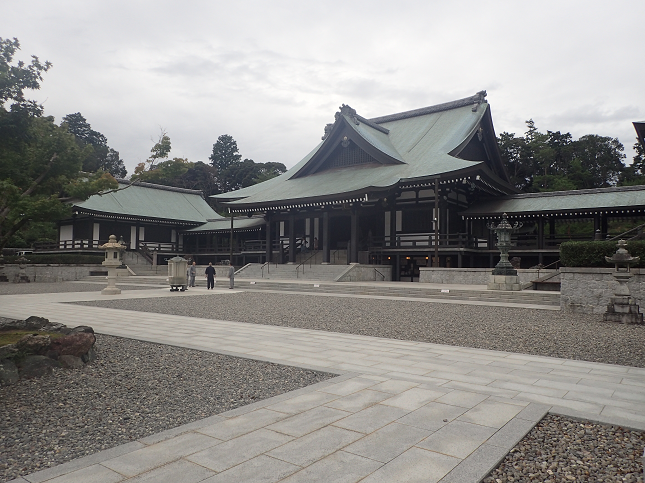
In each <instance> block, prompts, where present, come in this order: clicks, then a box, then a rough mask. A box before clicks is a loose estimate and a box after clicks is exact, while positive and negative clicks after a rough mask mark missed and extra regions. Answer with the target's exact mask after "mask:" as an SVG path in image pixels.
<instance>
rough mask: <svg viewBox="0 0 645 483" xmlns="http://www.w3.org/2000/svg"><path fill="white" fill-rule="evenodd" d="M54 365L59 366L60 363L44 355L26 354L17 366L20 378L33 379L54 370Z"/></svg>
mask: <svg viewBox="0 0 645 483" xmlns="http://www.w3.org/2000/svg"><path fill="white" fill-rule="evenodd" d="M54 367H60V363H59V362H58V361H55V360H53V359H50V358H49V357H45V356H27V357H25V358H24V359H23V360H22V361H21V362H20V365H19V366H18V369H19V374H20V377H21V378H22V379H33V378H34V377H42V376H44V375H46V374H51V373H52V372H54Z"/></svg>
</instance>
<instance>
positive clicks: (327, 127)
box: [320, 123, 334, 141]
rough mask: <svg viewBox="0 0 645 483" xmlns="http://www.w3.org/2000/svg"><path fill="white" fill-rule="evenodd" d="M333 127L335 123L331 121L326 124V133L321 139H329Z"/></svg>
mask: <svg viewBox="0 0 645 483" xmlns="http://www.w3.org/2000/svg"><path fill="white" fill-rule="evenodd" d="M333 127H334V125H333V124H331V123H330V124H326V125H325V134H323V137H322V138H320V139H322V140H323V141H324V140H325V139H327V138H328V137H329V135H330V134H331V130H332V128H333Z"/></svg>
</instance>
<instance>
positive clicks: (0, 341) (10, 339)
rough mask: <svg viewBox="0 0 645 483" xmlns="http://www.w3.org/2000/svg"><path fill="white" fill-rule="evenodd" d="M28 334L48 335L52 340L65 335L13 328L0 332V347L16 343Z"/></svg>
mask: <svg viewBox="0 0 645 483" xmlns="http://www.w3.org/2000/svg"><path fill="white" fill-rule="evenodd" d="M26 334H34V335H48V336H49V337H51V339H52V340H54V339H59V338H60V337H63V336H64V335H65V334H62V333H60V332H40V331H34V330H11V331H6V332H0V347H2V346H3V345H8V344H15V343H16V342H18V341H19V340H20V339H22V338H23V337H24V336H25V335H26Z"/></svg>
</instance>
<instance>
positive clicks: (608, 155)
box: [498, 119, 625, 192]
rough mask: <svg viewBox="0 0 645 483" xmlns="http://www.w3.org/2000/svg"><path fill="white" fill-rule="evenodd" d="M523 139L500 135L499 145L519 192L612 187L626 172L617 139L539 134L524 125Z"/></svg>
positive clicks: (536, 130) (551, 132)
mask: <svg viewBox="0 0 645 483" xmlns="http://www.w3.org/2000/svg"><path fill="white" fill-rule="evenodd" d="M526 125H527V131H526V133H525V135H524V136H523V137H516V136H515V134H513V133H506V132H504V133H501V135H500V137H499V139H498V143H499V147H500V151H501V155H502V161H503V162H504V164H505V165H506V168H507V170H508V173H509V176H510V181H511V183H512V184H513V185H514V186H515V187H516V188H518V189H520V190H522V191H527V192H532V191H563V190H572V189H583V188H601V187H606V186H614V185H616V183H617V182H618V180H619V179H620V176H621V173H622V172H623V171H624V169H625V165H624V164H623V162H622V160H623V159H624V157H625V155H624V154H623V153H622V151H623V146H622V144H620V142H619V141H618V139H612V138H608V137H603V136H598V135H595V134H589V135H586V136H582V137H581V138H580V139H578V140H575V141H574V140H573V137H572V136H571V134H570V133H561V132H560V131H547V132H546V133H542V132H540V131H539V130H538V129H537V127H536V126H535V123H534V122H533V120H532V119H531V120H528V121H526Z"/></svg>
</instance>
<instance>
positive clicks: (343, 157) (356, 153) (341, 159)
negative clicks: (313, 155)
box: [321, 141, 378, 170]
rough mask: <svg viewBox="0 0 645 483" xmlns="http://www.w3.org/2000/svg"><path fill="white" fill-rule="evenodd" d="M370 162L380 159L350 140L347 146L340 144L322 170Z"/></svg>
mask: <svg viewBox="0 0 645 483" xmlns="http://www.w3.org/2000/svg"><path fill="white" fill-rule="evenodd" d="M370 163H378V161H377V160H376V159H374V157H372V156H370V155H369V154H368V153H366V152H365V151H363V150H362V149H361V148H359V147H358V146H357V145H356V144H354V143H353V142H351V141H350V143H349V146H347V147H346V148H345V147H343V146H342V145H338V147H336V149H334V152H333V153H332V154H331V156H330V157H329V159H327V161H325V164H324V166H322V169H321V170H325V169H331V168H340V167H343V166H356V165H358V164H370Z"/></svg>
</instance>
